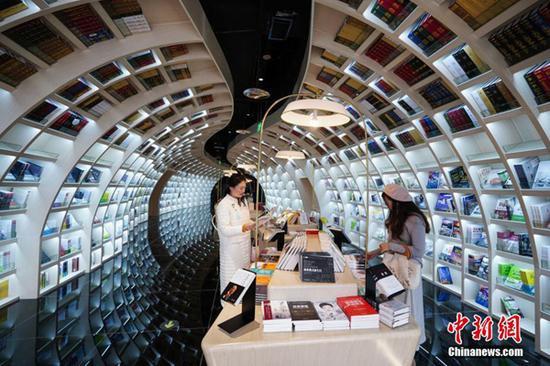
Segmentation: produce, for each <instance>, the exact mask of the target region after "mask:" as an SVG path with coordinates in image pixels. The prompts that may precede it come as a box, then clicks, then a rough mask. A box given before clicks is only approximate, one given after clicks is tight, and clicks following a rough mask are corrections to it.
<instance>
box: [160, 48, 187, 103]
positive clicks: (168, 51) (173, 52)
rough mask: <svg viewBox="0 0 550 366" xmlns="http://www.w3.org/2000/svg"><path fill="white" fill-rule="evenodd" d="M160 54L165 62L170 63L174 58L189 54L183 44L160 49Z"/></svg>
mask: <svg viewBox="0 0 550 366" xmlns="http://www.w3.org/2000/svg"><path fill="white" fill-rule="evenodd" d="M160 52H162V55H163V56H164V58H165V59H166V61H171V60H172V59H174V58H176V57H180V56H184V55H187V54H188V53H189V48H188V47H187V46H186V45H185V44H181V43H180V44H173V45H169V46H166V47H161V48H160ZM174 100H175V99H174Z"/></svg>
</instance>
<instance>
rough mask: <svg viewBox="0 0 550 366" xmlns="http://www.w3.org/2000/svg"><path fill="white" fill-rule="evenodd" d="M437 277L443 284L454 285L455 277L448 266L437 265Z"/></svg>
mask: <svg viewBox="0 0 550 366" xmlns="http://www.w3.org/2000/svg"><path fill="white" fill-rule="evenodd" d="M437 279H438V281H439V283H441V284H444V285H452V284H453V277H452V276H451V271H450V270H449V267H447V266H439V267H437Z"/></svg>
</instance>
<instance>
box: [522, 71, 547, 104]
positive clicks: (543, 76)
mask: <svg viewBox="0 0 550 366" xmlns="http://www.w3.org/2000/svg"><path fill="white" fill-rule="evenodd" d="M523 77H524V78H525V81H527V84H528V85H529V88H530V89H531V91H532V92H533V94H534V96H535V102H536V103H537V104H544V103H548V102H550V61H544V62H543V63H540V64H537V65H535V66H533V67H532V68H530V69H529V71H527V72H526V73H525V74H524V75H523Z"/></svg>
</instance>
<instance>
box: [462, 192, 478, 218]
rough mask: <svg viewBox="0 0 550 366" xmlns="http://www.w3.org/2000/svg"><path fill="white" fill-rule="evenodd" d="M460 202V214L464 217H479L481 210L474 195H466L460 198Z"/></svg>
mask: <svg viewBox="0 0 550 366" xmlns="http://www.w3.org/2000/svg"><path fill="white" fill-rule="evenodd" d="M460 200H461V201H462V213H463V214H464V215H466V216H481V210H480V206H479V203H478V202H477V198H476V196H475V194H467V195H464V196H462V197H460Z"/></svg>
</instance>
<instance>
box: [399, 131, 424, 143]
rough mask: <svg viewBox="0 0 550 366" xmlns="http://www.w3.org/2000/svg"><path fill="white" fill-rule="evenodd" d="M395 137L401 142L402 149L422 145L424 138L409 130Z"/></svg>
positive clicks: (418, 133)
mask: <svg viewBox="0 0 550 366" xmlns="http://www.w3.org/2000/svg"><path fill="white" fill-rule="evenodd" d="M395 137H396V138H397V139H398V140H399V142H401V144H402V145H403V147H411V146H414V145H418V144H422V143H424V138H423V137H422V135H421V134H420V132H418V130H416V129H410V130H406V131H403V132H400V133H398V134H397V135H395Z"/></svg>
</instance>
